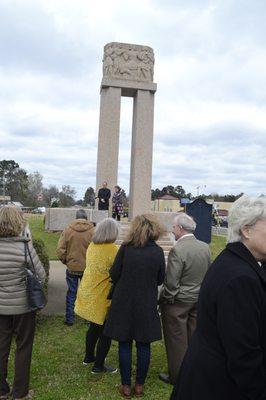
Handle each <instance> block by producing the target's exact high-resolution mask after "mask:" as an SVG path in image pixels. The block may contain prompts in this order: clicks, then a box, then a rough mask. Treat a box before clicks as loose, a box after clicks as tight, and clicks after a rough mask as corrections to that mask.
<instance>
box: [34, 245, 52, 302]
mask: <svg viewBox="0 0 266 400" xmlns="http://www.w3.org/2000/svg"><path fill="white" fill-rule="evenodd" d="M32 242H33V246H34V248H35V250H36V253H37V254H38V256H39V259H40V261H41V263H42V265H43V268H44V270H45V272H46V280H45V286H44V288H45V294H46V296H47V294H48V280H49V270H50V262H49V257H48V254H47V251H46V248H45V244H44V241H43V240H42V239H35V238H34V239H33V240H32Z"/></svg>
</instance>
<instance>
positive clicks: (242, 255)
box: [171, 196, 266, 400]
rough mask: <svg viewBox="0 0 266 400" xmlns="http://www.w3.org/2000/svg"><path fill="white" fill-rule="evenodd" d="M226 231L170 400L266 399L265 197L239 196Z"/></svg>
mask: <svg viewBox="0 0 266 400" xmlns="http://www.w3.org/2000/svg"><path fill="white" fill-rule="evenodd" d="M228 235H229V238H228V241H229V244H227V246H226V249H225V250H224V251H223V252H222V253H221V254H220V255H219V256H218V257H217V259H216V260H215V261H214V263H213V264H212V266H211V267H210V269H209V271H208V272H207V274H206V276H205V279H204V281H203V284H202V287H201V291H200V296H199V303H198V321H197V329H196V332H195V334H194V336H193V338H192V341H191V344H190V346H189V349H188V351H187V354H186V356H185V359H184V362H183V365H182V368H181V372H180V375H179V378H178V381H177V383H176V385H175V387H174V390H173V393H172V396H171V400H245V399H246V400H265V399H266V301H265V300H266V274H265V272H264V270H263V268H262V266H261V265H260V263H259V262H263V261H265V260H266V200H265V199H263V198H258V199H255V200H253V199H250V198H248V197H247V196H243V197H241V198H240V199H239V200H238V201H236V202H235V203H234V205H233V207H232V209H231V211H230V214H229V231H228Z"/></svg>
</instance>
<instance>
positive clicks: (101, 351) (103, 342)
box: [85, 322, 112, 368]
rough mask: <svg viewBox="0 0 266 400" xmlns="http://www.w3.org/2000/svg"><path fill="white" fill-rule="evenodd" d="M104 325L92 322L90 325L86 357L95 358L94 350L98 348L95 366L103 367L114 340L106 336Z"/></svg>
mask: <svg viewBox="0 0 266 400" xmlns="http://www.w3.org/2000/svg"><path fill="white" fill-rule="evenodd" d="M103 331H104V325H98V324H94V323H93V322H90V326H89V329H88V332H87V335H86V357H85V358H86V359H88V360H93V359H94V352H95V347H96V344H97V348H96V357H95V363H94V366H95V367H96V368H102V367H103V366H104V360H105V358H106V356H107V354H108V351H109V350H110V346H111V342H112V340H111V339H110V338H109V337H107V336H104V334H103Z"/></svg>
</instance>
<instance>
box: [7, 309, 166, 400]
mask: <svg viewBox="0 0 266 400" xmlns="http://www.w3.org/2000/svg"><path fill="white" fill-rule="evenodd" d="M86 331H87V325H86V324H85V323H84V322H83V321H81V320H78V321H77V322H76V323H75V325H73V326H72V327H66V326H65V325H63V317H43V316H41V317H40V318H39V321H38V328H37V331H36V335H35V342H34V350H33V357H32V368H31V385H30V387H31V388H32V389H33V390H34V398H36V399H38V400H87V399H93V400H105V399H106V400H108V399H119V398H122V397H121V396H120V395H119V394H118V392H117V388H116V385H118V384H119V383H120V375H119V373H116V374H102V375H101V376H95V375H93V374H91V366H87V367H85V366H83V365H82V360H83V357H84V344H85V333H86ZM133 360H135V353H134V356H133ZM107 363H109V364H110V365H112V366H118V355H117V344H116V342H113V344H112V347H111V350H110V352H109V354H108V359H107ZM11 364H13V357H12V359H11ZM166 365H167V364H166V357H165V350H164V345H163V342H156V343H154V344H153V345H152V359H151V365H150V370H149V375H148V378H147V381H146V385H145V388H146V395H145V398H146V399H152V400H163V399H169V397H170V393H171V387H170V386H168V385H165V384H164V383H162V382H161V381H160V380H159V379H158V373H159V372H162V371H164V372H166ZM10 366H11V365H10ZM134 374H135V368H134V367H133V376H135V375H134ZM10 378H12V377H10ZM10 380H11V379H10ZM133 383H134V381H133Z"/></svg>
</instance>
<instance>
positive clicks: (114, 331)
mask: <svg viewBox="0 0 266 400" xmlns="http://www.w3.org/2000/svg"><path fill="white" fill-rule="evenodd" d="M162 232H163V228H162V227H161V225H160V224H159V223H158V221H156V220H155V219H154V217H152V216H151V215H148V214H147V215H140V216H137V217H136V218H135V219H134V220H133V222H132V224H131V227H130V232H129V235H128V238H127V240H126V241H125V242H124V244H123V245H122V246H121V248H120V249H119V251H118V253H117V256H116V259H115V261H114V264H113V266H112V267H111V269H110V276H111V279H112V281H113V282H114V283H115V290H114V293H113V299H112V303H111V307H110V311H109V314H108V318H107V321H106V327H105V335H106V336H109V337H111V338H112V339H114V340H117V341H118V342H119V365H120V373H121V381H122V385H121V386H120V388H119V391H120V393H121V394H122V396H124V397H130V396H131V358H132V341H133V340H135V341H136V347H137V376H136V384H135V388H134V391H135V395H137V396H141V395H142V394H143V385H144V382H145V379H146V376H147V373H148V368H149V363H150V343H151V342H154V341H156V340H160V339H161V325H160V319H159V315H158V311H157V297H158V285H161V284H162V283H163V280H164V275H165V259H164V253H163V250H162V248H161V247H159V246H158V245H157V244H156V243H155V240H157V239H158V238H159V236H160V235H161V233H162Z"/></svg>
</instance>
